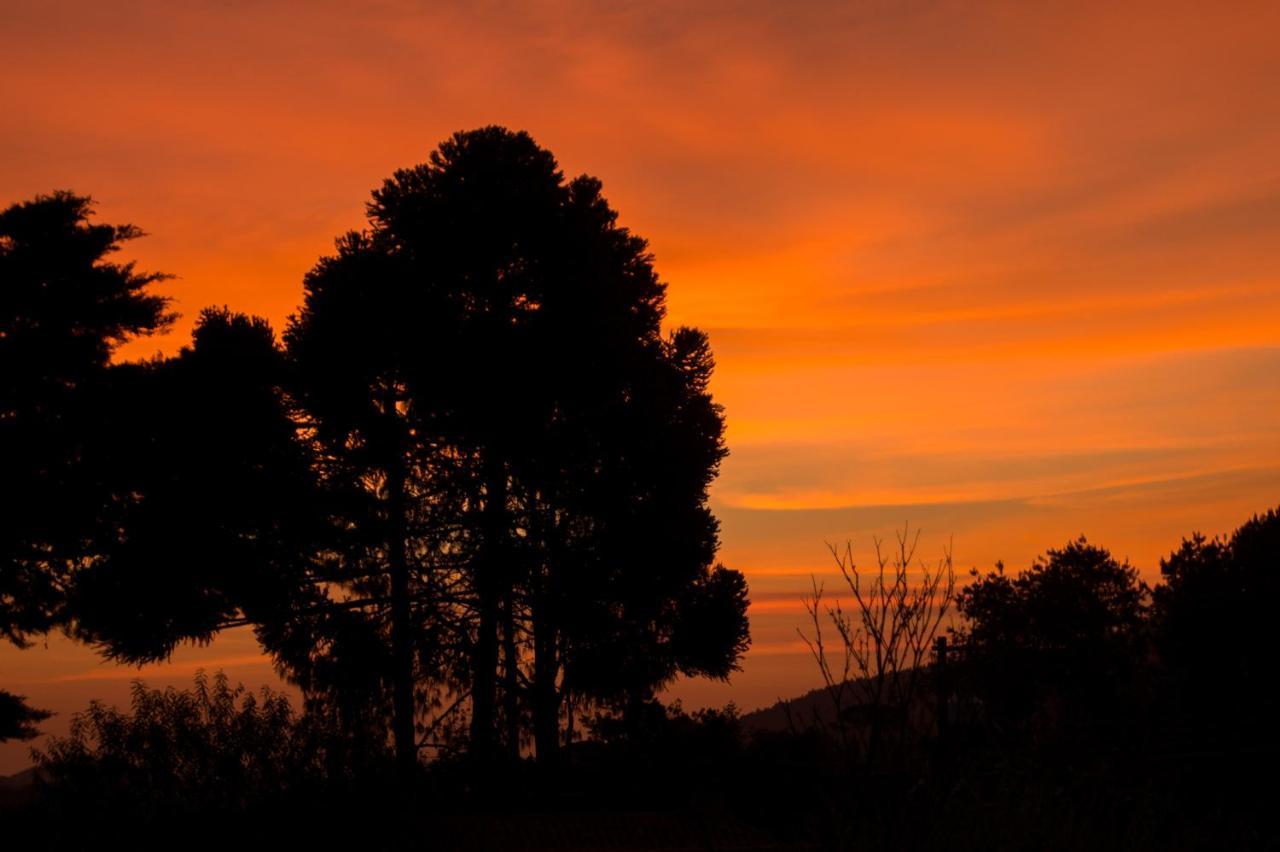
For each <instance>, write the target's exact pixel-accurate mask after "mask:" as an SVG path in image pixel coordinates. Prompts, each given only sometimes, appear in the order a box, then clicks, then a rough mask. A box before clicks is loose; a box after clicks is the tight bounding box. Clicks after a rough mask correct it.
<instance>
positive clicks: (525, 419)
mask: <svg viewBox="0 0 1280 852" xmlns="http://www.w3.org/2000/svg"><path fill="white" fill-rule="evenodd" d="M369 218H370V229H369V231H367V232H364V233H352V234H348V235H347V236H345V237H343V238H342V239H340V240H339V241H338V245H337V249H338V251H337V254H336V255H335V256H333V257H330V258H325V259H324V260H322V261H321V262H320V264H319V265H317V267H316V268H315V269H314V270H313V271H312V272H311V274H310V275H309V276H308V277H307V280H306V301H305V304H304V307H303V309H302V311H301V312H300V313H299V315H298V316H297V317H296V318H295V319H294V320H293V321H292V323H291V325H290V328H289V330H288V333H287V335H286V340H287V343H288V349H289V353H290V357H291V359H292V361H293V363H294V364H295V365H296V371H297V372H296V376H297V384H296V395H297V398H298V399H299V400H300V401H301V402H302V403H303V405H304V406H305V408H306V410H307V412H308V414H309V415H310V416H311V417H312V418H313V419H314V425H315V435H316V437H317V443H318V445H319V446H320V447H321V448H322V451H323V454H324V458H325V464H326V466H328V468H329V469H332V470H334V471H339V472H341V475H343V476H346V477H347V478H349V479H350V480H351V481H353V482H359V483H362V484H363V485H364V487H365V490H366V492H367V493H368V494H369V495H370V497H371V498H373V499H374V503H375V505H376V509H375V510H374V511H373V514H371V515H368V516H366V519H365V520H361V519H359V518H357V519H354V520H353V522H352V523H353V524H354V525H356V526H360V525H361V524H363V525H364V526H365V529H366V531H367V532H370V533H371V535H370V538H369V541H368V544H367V547H366V549H364V550H363V551H362V552H361V553H359V554H355V555H353V556H352V559H353V562H358V563H359V564H360V565H361V566H362V567H360V568H355V567H354V566H353V567H352V570H353V571H357V572H364V573H366V574H371V575H374V576H379V577H382V578H384V579H385V582H386V596H385V597H384V598H380V600H385V601H386V602H387V605H388V607H389V615H390V617H389V618H388V619H387V623H389V625H390V630H389V634H390V636H389V640H390V645H391V646H392V657H393V660H394V663H393V667H394V671H395V675H394V680H395V688H394V692H395V705H396V714H395V715H396V718H397V722H396V731H397V742H398V743H400V744H402V746H403V747H404V748H405V749H406V750H407V749H408V748H409V743H410V742H411V739H412V734H413V729H412V717H413V715H414V711H415V707H414V700H413V694H412V687H413V683H414V682H415V680H418V679H420V678H422V677H425V676H434V677H435V678H437V679H440V680H445V681H449V682H451V683H452V688H453V689H454V690H455V691H457V692H458V693H462V694H466V695H468V696H469V699H470V708H471V721H470V728H471V734H470V739H471V752H472V755H473V756H474V757H475V758H477V759H478V760H480V761H485V760H488V759H489V757H490V756H491V755H492V753H493V750H494V748H495V746H496V744H497V742H498V722H499V720H501V721H502V722H503V723H504V728H505V737H504V738H503V739H504V741H505V744H506V746H507V748H508V750H509V752H510V753H512V754H518V753H519V749H520V740H521V737H522V733H521V732H522V726H523V722H524V717H525V714H526V712H528V709H529V708H530V707H531V709H532V716H533V719H534V722H533V727H534V733H535V739H536V740H537V747H538V753H539V755H540V757H544V758H549V757H550V756H551V755H552V754H553V753H554V751H555V748H556V743H557V739H558V731H559V720H560V717H561V711H562V704H563V702H564V699H565V697H566V695H567V694H570V693H573V692H576V693H577V694H579V695H582V696H586V697H589V698H596V697H603V696H605V695H609V696H612V695H616V694H618V693H619V691H620V690H621V691H623V692H626V691H641V692H643V691H646V690H651V689H653V688H655V687H656V686H658V685H660V684H661V683H663V682H665V681H666V680H668V679H669V678H670V677H672V676H673V675H674V673H675V672H676V671H679V670H687V671H689V672H691V673H714V674H723V673H727V671H728V670H730V669H731V668H732V667H733V666H734V665H735V664H736V659H737V656H738V655H739V654H740V653H741V650H742V648H743V647H744V646H745V641H746V639H745V636H746V634H745V631H746V627H745V600H744V599H745V592H744V589H743V586H742V583H741V577H740V576H738V577H737V579H736V580H734V579H733V578H732V576H731V573H730V572H728V571H727V569H717V571H718V573H717V572H713V571H712V569H711V567H710V566H711V564H712V561H713V559H714V554H715V550H716V522H715V519H714V518H713V517H712V516H711V514H710V512H709V511H708V509H707V507H706V488H707V485H708V484H709V482H710V480H711V479H712V478H713V477H714V475H715V472H716V470H717V468H718V464H719V461H720V459H721V458H722V456H723V454H724V446H723V440H722V431H723V423H722V418H721V414H720V411H719V408H718V407H717V406H715V405H714V403H713V402H712V401H711V398H710V395H709V394H708V392H707V390H706V382H707V379H708V378H709V375H710V370H711V367H712V362H711V358H710V352H709V349H708V347H707V345H706V340H705V337H704V336H702V335H701V334H700V333H698V332H695V331H692V330H681V331H678V332H676V333H675V334H674V335H672V336H670V337H666V338H664V337H663V336H662V335H661V332H660V322H661V318H662V312H663V294H664V288H663V285H662V284H661V283H660V282H659V281H658V279H657V277H656V275H655V274H654V272H653V269H652V266H651V263H650V258H649V256H648V255H647V253H646V251H645V244H644V242H643V241H642V240H641V239H639V238H638V237H635V236H634V235H632V234H630V233H629V232H628V231H626V229H623V228H620V227H618V226H617V225H616V214H615V213H614V212H613V211H612V210H611V209H610V208H609V207H608V205H607V203H606V202H605V201H604V199H603V198H602V196H601V195H600V184H599V182H598V181H596V180H595V179H593V178H588V177H581V178H577V179H575V180H573V181H569V182H566V181H565V180H564V178H563V176H562V174H561V173H560V172H559V170H558V167H557V165H556V162H555V160H554V158H553V157H552V156H551V154H550V153H549V152H547V151H545V150H543V149H541V148H539V147H538V146H537V145H536V144H535V143H534V142H533V140H532V139H530V138H529V137H528V136H527V135H526V134H523V133H512V132H509V131H506V130H504V129H501V128H494V127H490V128H484V129H481V130H477V131H472V132H469V133H459V134H455V135H454V136H453V137H452V138H451V139H449V140H448V141H446V142H445V143H444V144H442V145H441V146H440V148H439V149H438V150H437V151H435V152H433V154H432V156H431V159H430V161H429V162H428V163H426V164H423V165H420V166H417V167H414V168H412V169H406V170H402V171H400V172H397V173H396V174H395V176H393V177H392V178H391V179H389V180H388V181H387V182H386V183H385V184H384V185H383V187H382V188H381V189H379V190H378V191H377V192H375V193H374V197H373V201H372V202H371V204H370V205H369ZM373 517H377V518H379V519H380V521H378V522H377V523H374V522H372V521H370V520H369V519H370V518H373ZM700 607H701V608H702V609H703V610H705V611H706V612H713V611H714V612H715V613H716V615H717V617H718V618H719V621H718V622H717V623H718V624H719V625H722V626H724V627H725V629H726V630H727V632H717V633H715V634H712V633H710V631H707V630H702V629H700V628H695V627H692V626H691V625H690V624H688V623H686V619H685V618H684V614H685V613H688V614H689V616H690V617H691V618H692V617H696V612H697V611H698V610H699V608H700ZM415 636H416V637H419V638H415ZM424 636H426V637H431V638H430V641H429V642H426V643H424V641H423V640H422V638H421V637H424ZM603 649H607V653H605V652H602V650H603ZM593 656H594V658H595V659H600V658H610V660H611V664H612V669H613V675H614V676H613V677H612V678H611V680H610V682H609V683H607V684H606V683H605V682H604V678H603V677H601V676H599V673H600V672H601V671H602V668H603V667H601V666H596V665H593V664H591V663H590V662H589V660H590V659H591V658H592V657H593ZM711 658H714V659H711ZM427 659H430V660H432V661H433V662H432V664H431V665H424V664H423V661H424V660H427ZM575 661H578V662H580V663H581V665H577V666H576V670H575ZM433 667H438V668H437V670H436V671H435V672H434V673H433V672H432V668H433ZM618 673H624V674H623V676H622V677H621V680H620V679H619V677H618V676H617V674H618ZM526 684H527V685H526ZM499 699H501V704H500V703H499Z"/></svg>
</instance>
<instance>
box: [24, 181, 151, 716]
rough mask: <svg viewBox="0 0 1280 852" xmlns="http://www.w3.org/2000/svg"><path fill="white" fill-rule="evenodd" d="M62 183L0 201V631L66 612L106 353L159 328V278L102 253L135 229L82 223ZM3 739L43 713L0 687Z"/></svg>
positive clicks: (89, 500)
mask: <svg viewBox="0 0 1280 852" xmlns="http://www.w3.org/2000/svg"><path fill="white" fill-rule="evenodd" d="M91 214H92V202H91V201H90V199H89V198H88V197H85V196H79V195H75V194H73V193H70V192H55V193H53V194H51V195H42V196H37V197H36V198H35V199H33V200H31V201H26V202H22V203H19V204H14V205H11V206H10V207H8V208H6V209H5V210H3V211H0V483H2V485H0V637H3V638H5V639H7V640H8V641H9V642H11V643H12V644H14V645H16V646H18V647H20V648H21V647H25V646H26V645H27V643H28V637H30V635H31V634H33V633H41V632H44V631H47V630H49V629H50V628H51V627H54V626H56V625H58V624H59V623H61V622H63V621H65V619H66V608H65V594H64V593H65V590H66V587H67V584H68V583H69V582H70V579H71V575H72V573H73V571H74V570H75V568H76V567H77V566H78V565H79V564H81V562H82V561H83V559H84V558H85V557H86V556H87V555H88V554H87V551H86V547H85V543H86V541H87V540H88V539H89V538H91V537H92V530H93V529H94V528H95V526H96V525H97V523H98V521H99V519H100V513H101V506H102V503H103V502H104V501H105V499H106V495H105V493H104V491H103V489H102V488H101V487H100V486H101V482H100V477H99V476H98V473H97V472H96V471H95V470H94V469H93V465H94V462H95V460H94V459H92V458H89V459H86V443H87V442H88V440H89V439H90V438H91V436H92V434H93V430H94V429H95V428H96V424H97V421H98V418H99V416H100V415H101V414H102V411H103V408H102V406H103V405H104V404H109V403H108V401H107V400H105V399H104V397H103V394H102V387H103V384H104V382H105V381H106V378H107V374H108V371H109V363H110V359H111V355H112V352H114V350H115V348H116V347H117V346H119V345H120V344H121V343H124V342H125V341H127V340H129V339H130V338H133V337H136V336H138V335H145V334H150V333H152V332H155V331H159V330H161V329H163V328H164V327H166V326H167V325H168V323H169V322H170V320H171V316H170V315H169V314H168V313H167V312H166V310H165V304H166V300H165V299H164V298H163V297H160V296H156V295H154V294H152V293H150V292H149V290H148V288H149V286H150V285H151V284H154V283H156V282H158V281H160V280H162V279H163V278H164V277H165V276H163V275H159V274H143V273H139V272H137V271H136V270H135V268H134V266H133V264H132V263H112V262H109V261H108V260H107V258H108V257H109V255H111V254H112V253H114V252H116V251H117V250H119V248H120V245H121V243H124V242H126V241H128V240H132V239H135V238H137V237H139V236H141V235H142V232H141V231H140V230H138V229H137V228H135V227H133V226H132V225H103V224H95V223H92V222H90V216H91ZM0 700H2V701H0V703H2V704H3V707H2V708H0V712H2V714H3V717H4V718H3V721H0V729H3V730H4V731H7V734H6V733H0V737H3V736H23V737H26V736H30V735H31V733H32V731H33V729H32V727H31V726H32V725H33V724H34V723H36V722H38V721H40V720H42V719H44V718H46V717H47V715H48V714H46V713H43V712H42V711H38V710H33V709H31V708H29V707H26V706H25V704H23V703H22V702H21V700H20V699H19V698H18V697H17V696H13V695H11V694H9V693H0Z"/></svg>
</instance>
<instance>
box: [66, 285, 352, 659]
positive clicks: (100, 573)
mask: <svg viewBox="0 0 1280 852" xmlns="http://www.w3.org/2000/svg"><path fill="white" fill-rule="evenodd" d="M282 367H283V361H282V358H281V354H280V351H279V349H278V348H277V346H276V343H275V340H274V337H273V335H272V331H271V329H270V327H269V326H268V325H267V323H266V322H265V321H263V320H261V319H257V318H253V317H246V316H243V315H238V314H232V313H230V312H229V311H227V310H225V309H223V310H216V309H209V310H206V311H204V312H203V313H202V314H201V316H200V320H199V322H198V323H197V325H196V328H195V331H194V333H193V336H192V345H191V346H188V347H185V348H183V349H182V351H181V352H179V353H178V355H177V356H176V357H172V358H165V359H156V360H152V361H147V362H141V363H135V364H123V365H120V366H118V367H116V368H114V369H113V370H112V372H111V375H110V381H109V383H108V385H107V387H108V388H109V392H110V398H111V401H112V403H113V404H112V405H111V406H110V407H109V408H104V411H103V415H102V416H101V417H100V418H99V420H98V422H97V423H96V425H95V433H94V435H93V436H92V437H91V438H90V439H89V441H88V446H89V447H90V449H91V451H92V454H93V456H94V457H95V458H98V459H101V461H99V462H98V463H97V464H98V468H99V470H100V471H101V473H102V479H103V482H104V486H105V490H106V492H107V494H108V496H109V503H108V506H107V509H106V511H105V515H106V518H107V520H108V521H109V523H105V524H103V525H102V526H103V528H102V529H101V530H100V531H99V532H98V533H97V534H96V535H95V536H94V538H93V539H92V541H91V546H92V554H91V558H89V559H87V560H86V562H85V564H84V565H82V566H81V568H80V569H79V570H78V571H77V573H76V574H75V576H74V578H73V579H72V582H70V583H69V585H68V594H69V600H70V601H71V604H72V606H71V607H70V610H69V612H68V616H69V619H68V620H69V622H70V626H71V629H72V631H73V633H74V634H75V635H77V636H78V637H79V638H81V639H84V640H86V641H89V642H92V643H95V644H97V645H98V646H99V647H100V648H101V649H102V650H103V651H104V652H105V653H106V654H107V656H109V657H113V658H117V659H120V660H124V661H128V662H146V661H153V660H158V659H162V658H165V657H167V656H168V655H169V653H170V652H171V651H172V650H173V648H174V646H175V645H176V644H177V643H179V642H181V641H197V642H207V641H209V640H210V639H211V638H212V637H213V635H214V634H215V633H217V632H218V631H220V630H222V629H225V628H226V627H228V626H231V625H233V624H240V623H249V624H254V625H256V626H257V627H258V629H259V635H260V637H261V638H263V640H264V641H265V642H266V644H267V647H268V648H269V649H271V650H273V651H276V652H278V653H281V654H284V653H286V652H287V651H288V650H289V649H287V648H286V647H284V645H285V643H286V640H287V637H288V636H289V635H290V631H291V630H296V629H297V627H298V626H297V624H296V623H295V622H296V620H297V619H299V618H301V617H302V616H303V615H305V614H309V613H311V612H312V610H314V609H315V608H316V607H318V606H320V605H321V604H323V603H324V602H325V600H326V599H325V597H324V595H323V593H322V590H320V589H319V587H318V582H319V580H321V579H322V578H323V565H322V564H321V562H322V560H321V559H320V558H319V557H318V556H317V555H316V554H317V553H321V552H322V549H323V547H324V546H325V545H326V543H330V541H331V539H332V536H330V535H328V527H327V524H326V521H325V518H324V515H323V514H322V510H321V507H320V493H319V489H318V486H317V485H316V482H315V475H314V471H313V467H312V461H311V458H310V455H309V454H308V453H307V452H306V448H305V446H304V445H303V444H302V443H301V442H300V441H299V440H298V438H297V435H296V424H295V422H294V420H293V417H292V412H291V410H290V408H289V406H288V404H287V401H286V400H285V399H284V398H283V397H282V395H281V393H280V390H279V386H280V383H281V379H282V375H281V370H282ZM314 639H315V637H314V636H308V637H307V643H308V644H310V642H312V641H314ZM299 650H300V649H299Z"/></svg>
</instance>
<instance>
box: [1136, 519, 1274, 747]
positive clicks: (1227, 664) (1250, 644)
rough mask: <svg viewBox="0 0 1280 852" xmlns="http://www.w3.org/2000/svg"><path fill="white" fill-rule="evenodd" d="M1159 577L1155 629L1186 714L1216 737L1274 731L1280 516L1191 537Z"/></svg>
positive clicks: (1177, 697)
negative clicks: (1217, 535)
mask: <svg viewBox="0 0 1280 852" xmlns="http://www.w3.org/2000/svg"><path fill="white" fill-rule="evenodd" d="M1161 573H1162V574H1163V580H1164V582H1163V583H1161V584H1160V585H1158V586H1157V587H1156V589H1155V595H1154V603H1155V607H1154V626H1155V631H1154V632H1155V637H1156V642H1157V647H1158V649H1159V652H1160V655H1161V658H1162V659H1163V661H1164V662H1165V663H1166V665H1167V666H1168V668H1169V669H1170V670H1171V672H1172V673H1173V674H1174V676H1175V678H1176V682H1177V683H1176V685H1177V687H1178V695H1177V696H1176V700H1177V701H1178V702H1179V703H1180V704H1181V705H1182V709H1183V710H1184V711H1185V712H1187V713H1190V714H1191V715H1192V717H1193V718H1195V719H1197V720H1198V725H1197V726H1198V727H1200V728H1208V729H1209V730H1210V731H1211V732H1212V733H1213V735H1214V736H1219V735H1223V734H1225V735H1228V736H1233V735H1242V736H1247V737H1255V736H1257V735H1258V734H1259V733H1260V731H1261V730H1263V729H1269V728H1270V727H1271V726H1272V721H1271V720H1272V718H1273V715H1274V711H1275V709H1276V702H1275V698H1274V695H1273V693H1274V681H1275V675H1276V657H1275V653H1274V650H1273V648H1272V646H1273V633H1274V630H1273V629H1272V622H1273V621H1274V618H1273V609H1274V605H1273V602H1274V600H1275V599H1276V597H1277V595H1280V511H1277V510H1275V509H1272V510H1271V511H1269V512H1267V513H1265V514H1263V515H1257V516H1254V517H1253V518H1251V519H1250V520H1249V521H1247V522H1246V523H1245V524H1243V525H1242V526H1241V527H1240V528H1239V529H1237V530H1236V531H1235V532H1234V533H1232V534H1231V536H1230V537H1228V538H1226V539H1213V540H1208V539H1206V538H1205V537H1204V536H1202V535H1199V534H1194V535H1192V536H1191V537H1190V538H1188V539H1185V540H1183V542H1182V545H1181V547H1179V549H1178V550H1177V551H1175V552H1174V553H1173V554H1172V555H1170V556H1169V558H1168V559H1165V560H1163V561H1162V562H1161ZM1226 718H1230V722H1229V723H1226V724H1224V720H1225V719H1226ZM1259 723H1261V725H1260V724H1259ZM1204 733H1205V732H1202V733H1201V734H1200V736H1202V737H1203V736H1204Z"/></svg>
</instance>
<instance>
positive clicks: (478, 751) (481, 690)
mask: <svg viewBox="0 0 1280 852" xmlns="http://www.w3.org/2000/svg"><path fill="white" fill-rule="evenodd" d="M506 501H507V481H506V471H505V470H503V467H502V464H501V462H495V461H494V460H493V459H492V458H486V459H485V501H484V508H483V512H482V517H481V537H482V538H481V547H482V551H481V555H480V558H479V559H478V560H477V564H476V568H475V571H476V574H475V582H476V596H477V606H478V608H479V610H480V612H479V626H478V630H477V636H476V644H475V648H474V650H473V652H472V659H471V757H472V758H473V759H475V760H476V761H478V762H480V763H487V762H489V761H491V760H492V759H493V741H494V715H495V714H494V709H495V703H496V698H497V673H498V620H499V612H498V609H499V607H500V605H501V596H500V594H499V582H498V581H499V578H500V572H501V570H502V565H501V560H502V543H503V540H504V537H505V535H506Z"/></svg>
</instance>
